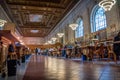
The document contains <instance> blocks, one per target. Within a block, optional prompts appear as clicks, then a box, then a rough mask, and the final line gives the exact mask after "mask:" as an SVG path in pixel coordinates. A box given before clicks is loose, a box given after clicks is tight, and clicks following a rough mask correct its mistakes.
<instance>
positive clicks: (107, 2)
mask: <svg viewBox="0 0 120 80" xmlns="http://www.w3.org/2000/svg"><path fill="white" fill-rule="evenodd" d="M115 3H116V0H102V1H100V2H99V6H100V7H102V8H103V9H104V10H105V11H110V10H111V8H112V7H113V5H115Z"/></svg>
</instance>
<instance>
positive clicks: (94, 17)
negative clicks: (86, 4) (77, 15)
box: [91, 6, 107, 32]
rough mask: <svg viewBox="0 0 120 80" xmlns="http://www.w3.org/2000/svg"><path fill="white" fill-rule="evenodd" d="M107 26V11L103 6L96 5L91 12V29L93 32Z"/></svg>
mask: <svg viewBox="0 0 120 80" xmlns="http://www.w3.org/2000/svg"><path fill="white" fill-rule="evenodd" d="M106 27H107V24H106V15H105V11H104V9H103V8H101V7H98V6H97V7H96V6H95V8H94V9H93V12H92V13H91V29H92V32H96V31H99V30H102V29H105V28H106Z"/></svg>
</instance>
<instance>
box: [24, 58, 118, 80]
mask: <svg viewBox="0 0 120 80" xmlns="http://www.w3.org/2000/svg"><path fill="white" fill-rule="evenodd" d="M35 58H36V59H35ZM116 71H117V73H116ZM115 74H117V75H119V74H120V68H119V67H117V66H109V65H98V64H92V63H80V62H79V63H78V62H74V61H72V60H68V59H58V58H53V57H47V56H46V57H45V56H32V58H31V60H30V63H29V65H28V68H27V70H26V73H25V76H24V78H23V80H117V79H119V77H118V76H117V75H116V76H115Z"/></svg>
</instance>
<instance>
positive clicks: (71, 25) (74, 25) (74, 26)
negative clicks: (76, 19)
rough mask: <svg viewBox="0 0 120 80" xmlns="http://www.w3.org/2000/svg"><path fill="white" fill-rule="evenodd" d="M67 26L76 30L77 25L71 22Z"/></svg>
mask: <svg viewBox="0 0 120 80" xmlns="http://www.w3.org/2000/svg"><path fill="white" fill-rule="evenodd" d="M69 27H71V28H72V30H76V28H77V27H78V24H76V23H72V24H70V25H69Z"/></svg>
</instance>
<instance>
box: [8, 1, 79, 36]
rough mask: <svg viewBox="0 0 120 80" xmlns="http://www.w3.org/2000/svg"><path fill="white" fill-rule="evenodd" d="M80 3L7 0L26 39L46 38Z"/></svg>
mask: <svg viewBox="0 0 120 80" xmlns="http://www.w3.org/2000/svg"><path fill="white" fill-rule="evenodd" d="M78 1H79V0H6V4H7V6H8V8H9V10H10V12H11V13H12V17H13V19H14V20H15V22H16V23H17V25H18V27H19V28H20V31H21V32H22V35H23V36H24V37H45V36H47V35H48V34H49V33H50V32H51V31H52V29H53V28H54V27H55V26H56V24H57V23H58V22H59V21H60V20H61V19H62V18H63V17H64V16H65V15H66V14H67V12H69V11H70V9H71V8H72V7H73V6H74V5H75V4H76V3H77V2H78ZM31 30H38V31H37V32H35V33H34V32H31Z"/></svg>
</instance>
